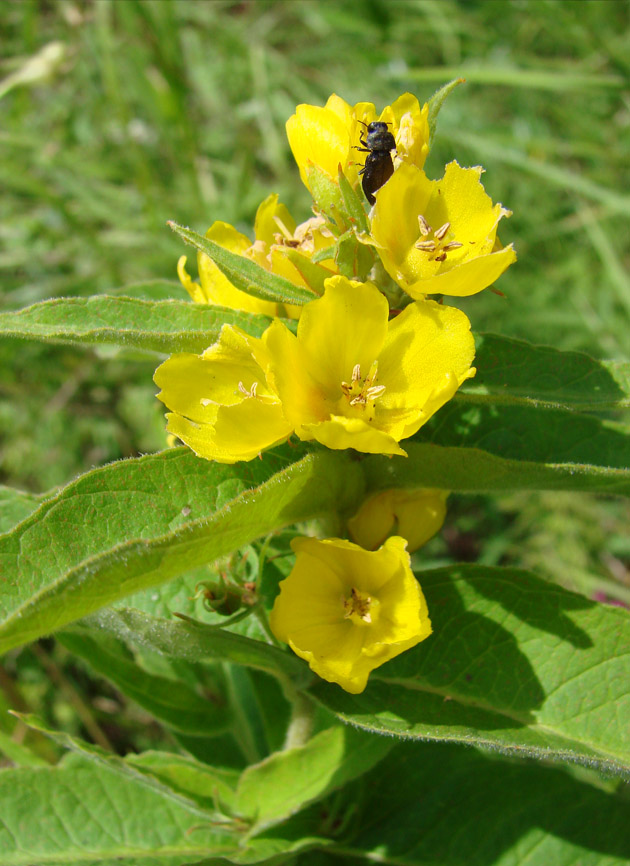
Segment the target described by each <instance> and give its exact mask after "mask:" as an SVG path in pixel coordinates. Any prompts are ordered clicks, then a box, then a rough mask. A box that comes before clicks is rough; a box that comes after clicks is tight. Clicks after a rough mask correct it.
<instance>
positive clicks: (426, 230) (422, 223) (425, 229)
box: [418, 214, 433, 236]
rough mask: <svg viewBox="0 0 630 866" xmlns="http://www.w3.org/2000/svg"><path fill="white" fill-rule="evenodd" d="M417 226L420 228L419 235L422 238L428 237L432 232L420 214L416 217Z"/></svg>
mask: <svg viewBox="0 0 630 866" xmlns="http://www.w3.org/2000/svg"><path fill="white" fill-rule="evenodd" d="M418 226H419V227H420V234H421V235H423V236H425V235H430V234H431V232H432V231H433V229H432V228H431V226H430V225H429V223H428V222H427V221H426V220H425V218H424V217H423V216H422V214H419V215H418Z"/></svg>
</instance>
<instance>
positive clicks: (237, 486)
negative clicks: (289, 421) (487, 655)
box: [0, 447, 362, 650]
mask: <svg viewBox="0 0 630 866" xmlns="http://www.w3.org/2000/svg"><path fill="white" fill-rule="evenodd" d="M302 453H303V452H302ZM299 454H300V452H299V450H298V451H296V450H294V449H291V448H289V447H285V448H284V449H276V451H274V452H269V453H267V454H266V455H265V459H264V460H262V461H261V460H253V461H251V462H250V463H245V464H243V463H241V464H237V465H235V466H225V465H222V464H218V463H211V462H209V461H204V460H200V459H199V458H197V457H195V456H194V455H192V454H191V453H190V452H189V451H188V450H187V449H184V448H176V449H171V450H169V451H165V452H161V453H159V454H155V455H150V456H147V457H141V458H138V459H134V460H127V461H122V462H119V463H113V464H110V465H109V466H105V467H103V468H101V469H96V470H94V471H92V472H88V473H87V474H86V475H84V476H82V477H81V478H79V479H78V480H77V481H75V482H73V483H72V484H69V485H68V486H67V487H65V488H64V489H63V490H62V491H61V492H60V493H59V494H58V495H57V496H55V497H52V498H50V499H48V500H46V501H45V502H44V503H43V504H42V505H41V506H40V508H39V509H38V510H37V512H36V514H34V515H31V517H29V518H27V519H26V520H24V521H23V522H22V523H20V524H19V525H18V526H17V527H16V528H15V529H14V530H13V531H12V532H10V533H7V534H5V535H3V536H0V573H1V574H2V576H3V581H2V583H1V584H0V650H5V649H8V648H10V647H11V646H16V645H18V644H22V643H25V642H27V641H29V640H34V639H35V638H37V637H39V636H41V635H43V634H49V633H51V632H53V631H56V630H57V629H59V628H62V627H63V626H64V625H67V624H68V623H70V622H72V621H74V620H76V619H79V618H80V617H83V616H85V615H87V614H88V613H91V612H93V611H95V610H98V609H99V608H101V607H104V606H105V605H108V604H111V603H112V602H113V601H116V600H117V599H120V598H124V597H125V596H127V595H130V594H131V593H133V592H135V591H137V590H139V589H143V588H146V587H149V586H153V585H156V584H159V583H162V582H163V581H165V580H167V579H168V578H170V577H173V576H175V575H178V574H183V573H184V572H186V571H188V570H190V569H191V568H195V567H197V566H199V565H202V564H203V563H205V562H209V561H211V560H213V559H216V558H217V557H218V556H221V555H223V554H227V553H230V552H231V551H233V550H236V549H238V548H239V547H241V546H242V545H244V544H246V543H248V542H249V541H251V540H253V539H255V538H258V537H260V536H262V535H266V534H267V533H269V532H271V531H273V530H275V529H278V528H280V527H281V526H286V525H288V524H291V523H295V522H296V521H300V520H306V519H309V518H312V517H316V516H319V515H322V514H326V513H328V512H330V511H334V510H336V509H337V508H340V509H343V508H347V507H352V504H353V503H354V502H356V501H357V500H358V498H359V497H360V495H361V490H362V477H361V473H360V470H359V468H358V466H357V464H356V463H353V462H352V461H351V460H350V459H349V458H348V456H347V455H345V454H341V453H333V452H325V451H321V452H318V453H315V454H309V455H307V456H306V457H303V458H302V459H301V460H299V459H297V457H298V456H299ZM296 459H297V462H293V460H296Z"/></svg>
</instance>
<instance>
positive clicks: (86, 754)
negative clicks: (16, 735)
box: [13, 713, 217, 820]
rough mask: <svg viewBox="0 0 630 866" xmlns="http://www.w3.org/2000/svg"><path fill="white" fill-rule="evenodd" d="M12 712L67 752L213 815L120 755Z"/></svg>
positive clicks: (207, 816)
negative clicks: (67, 750)
mask: <svg viewBox="0 0 630 866" xmlns="http://www.w3.org/2000/svg"><path fill="white" fill-rule="evenodd" d="M13 715H14V716H16V718H18V719H21V720H22V721H23V722H24V723H25V724H26V725H28V727H29V728H31V729H32V730H34V731H38V732H39V733H41V734H45V735H46V736H47V737H49V738H50V739H51V740H52V741H53V742H55V743H57V745H59V746H61V747H62V748H64V749H69V750H70V751H72V752H75V753H77V754H78V755H81V757H83V758H86V759H87V760H89V761H93V762H94V763H96V764H98V765H99V766H101V767H105V768H106V769H108V770H111V771H112V772H113V773H115V774H116V775H117V776H121V777H122V778H125V779H131V780H132V781H134V782H135V783H136V784H137V785H139V786H142V787H144V788H147V789H148V790H150V791H153V792H155V793H157V794H159V795H160V796H161V797H164V798H165V799H167V800H171V801H172V802H173V803H174V804H175V805H177V806H183V807H184V808H186V809H188V810H189V811H191V812H192V813H193V814H195V815H196V816H197V818H202V819H206V820H208V819H212V818H216V817H217V814H216V810H215V809H210V810H208V809H202V808H200V807H199V805H198V803H197V802H196V800H195V799H194V798H191V797H189V796H188V794H180V793H178V792H177V791H174V790H173V789H171V788H169V787H168V786H167V785H164V784H163V783H162V782H160V781H159V780H158V779H157V778H155V777H154V776H153V775H152V774H151V773H150V772H148V771H146V770H145V769H144V768H139V767H135V766H134V765H133V764H130V763H128V762H127V761H126V760H125V759H124V758H121V757H119V756H118V755H114V754H112V753H111V752H107V751H105V749H101V748H100V747H99V746H94V745H92V744H91V743H86V742H85V741H84V740H81V739H80V738H79V737H73V736H72V735H71V734H66V733H65V732H64V731H57V730H55V729H54V728H52V727H51V726H50V725H48V724H47V723H46V722H44V721H43V720H42V719H39V718H38V717H37V716H35V715H27V714H22V713H13Z"/></svg>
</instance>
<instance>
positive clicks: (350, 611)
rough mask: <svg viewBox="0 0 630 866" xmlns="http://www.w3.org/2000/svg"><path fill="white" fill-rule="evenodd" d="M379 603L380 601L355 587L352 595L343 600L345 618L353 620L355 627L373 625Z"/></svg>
mask: <svg viewBox="0 0 630 866" xmlns="http://www.w3.org/2000/svg"><path fill="white" fill-rule="evenodd" d="M378 603H379V602H378V599H376V598H372V597H371V596H370V595H368V594H367V593H366V592H361V591H360V590H358V589H357V588H356V587H354V586H353V587H352V589H351V590H350V595H349V596H348V597H347V598H344V599H343V609H344V614H343V618H344V619H351V620H352V621H353V622H354V623H355V625H371V624H372V621H373V616H374V614H375V613H376V608H377V606H378Z"/></svg>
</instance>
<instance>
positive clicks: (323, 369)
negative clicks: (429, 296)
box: [298, 276, 389, 386]
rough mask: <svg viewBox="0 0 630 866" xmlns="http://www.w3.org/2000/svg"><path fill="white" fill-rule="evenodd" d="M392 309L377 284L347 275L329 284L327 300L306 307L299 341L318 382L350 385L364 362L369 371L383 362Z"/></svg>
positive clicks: (322, 299)
mask: <svg viewBox="0 0 630 866" xmlns="http://www.w3.org/2000/svg"><path fill="white" fill-rule="evenodd" d="M388 314H389V307H388V304H387V300H386V299H385V296H384V295H383V294H382V293H381V292H379V290H378V289H377V288H376V286H374V285H373V284H372V283H357V282H353V281H352V280H348V279H346V277H341V276H337V277H331V278H329V279H327V280H326V291H325V293H324V295H323V297H322V298H319V299H318V300H316V301H313V302H311V303H310V304H307V305H306V306H305V307H304V310H303V312H302V316H301V318H300V323H299V325H298V339H299V341H300V344H301V345H302V346H303V347H304V353H305V356H306V358H307V363H308V364H309V366H310V372H311V374H312V375H313V377H314V378H315V377H316V379H317V381H319V382H321V383H326V385H328V386H330V384H331V383H333V382H334V383H337V385H338V384H340V383H341V382H342V381H349V380H350V378H351V376H352V370H353V368H354V367H355V365H357V364H359V365H360V366H361V367H362V368H363V369H364V370H365V371H367V370H368V369H369V367H370V365H371V364H372V362H373V361H374V360H375V359H376V358H378V355H379V352H380V350H381V347H382V345H383V342H384V340H385V336H386V334H387V317H388Z"/></svg>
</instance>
